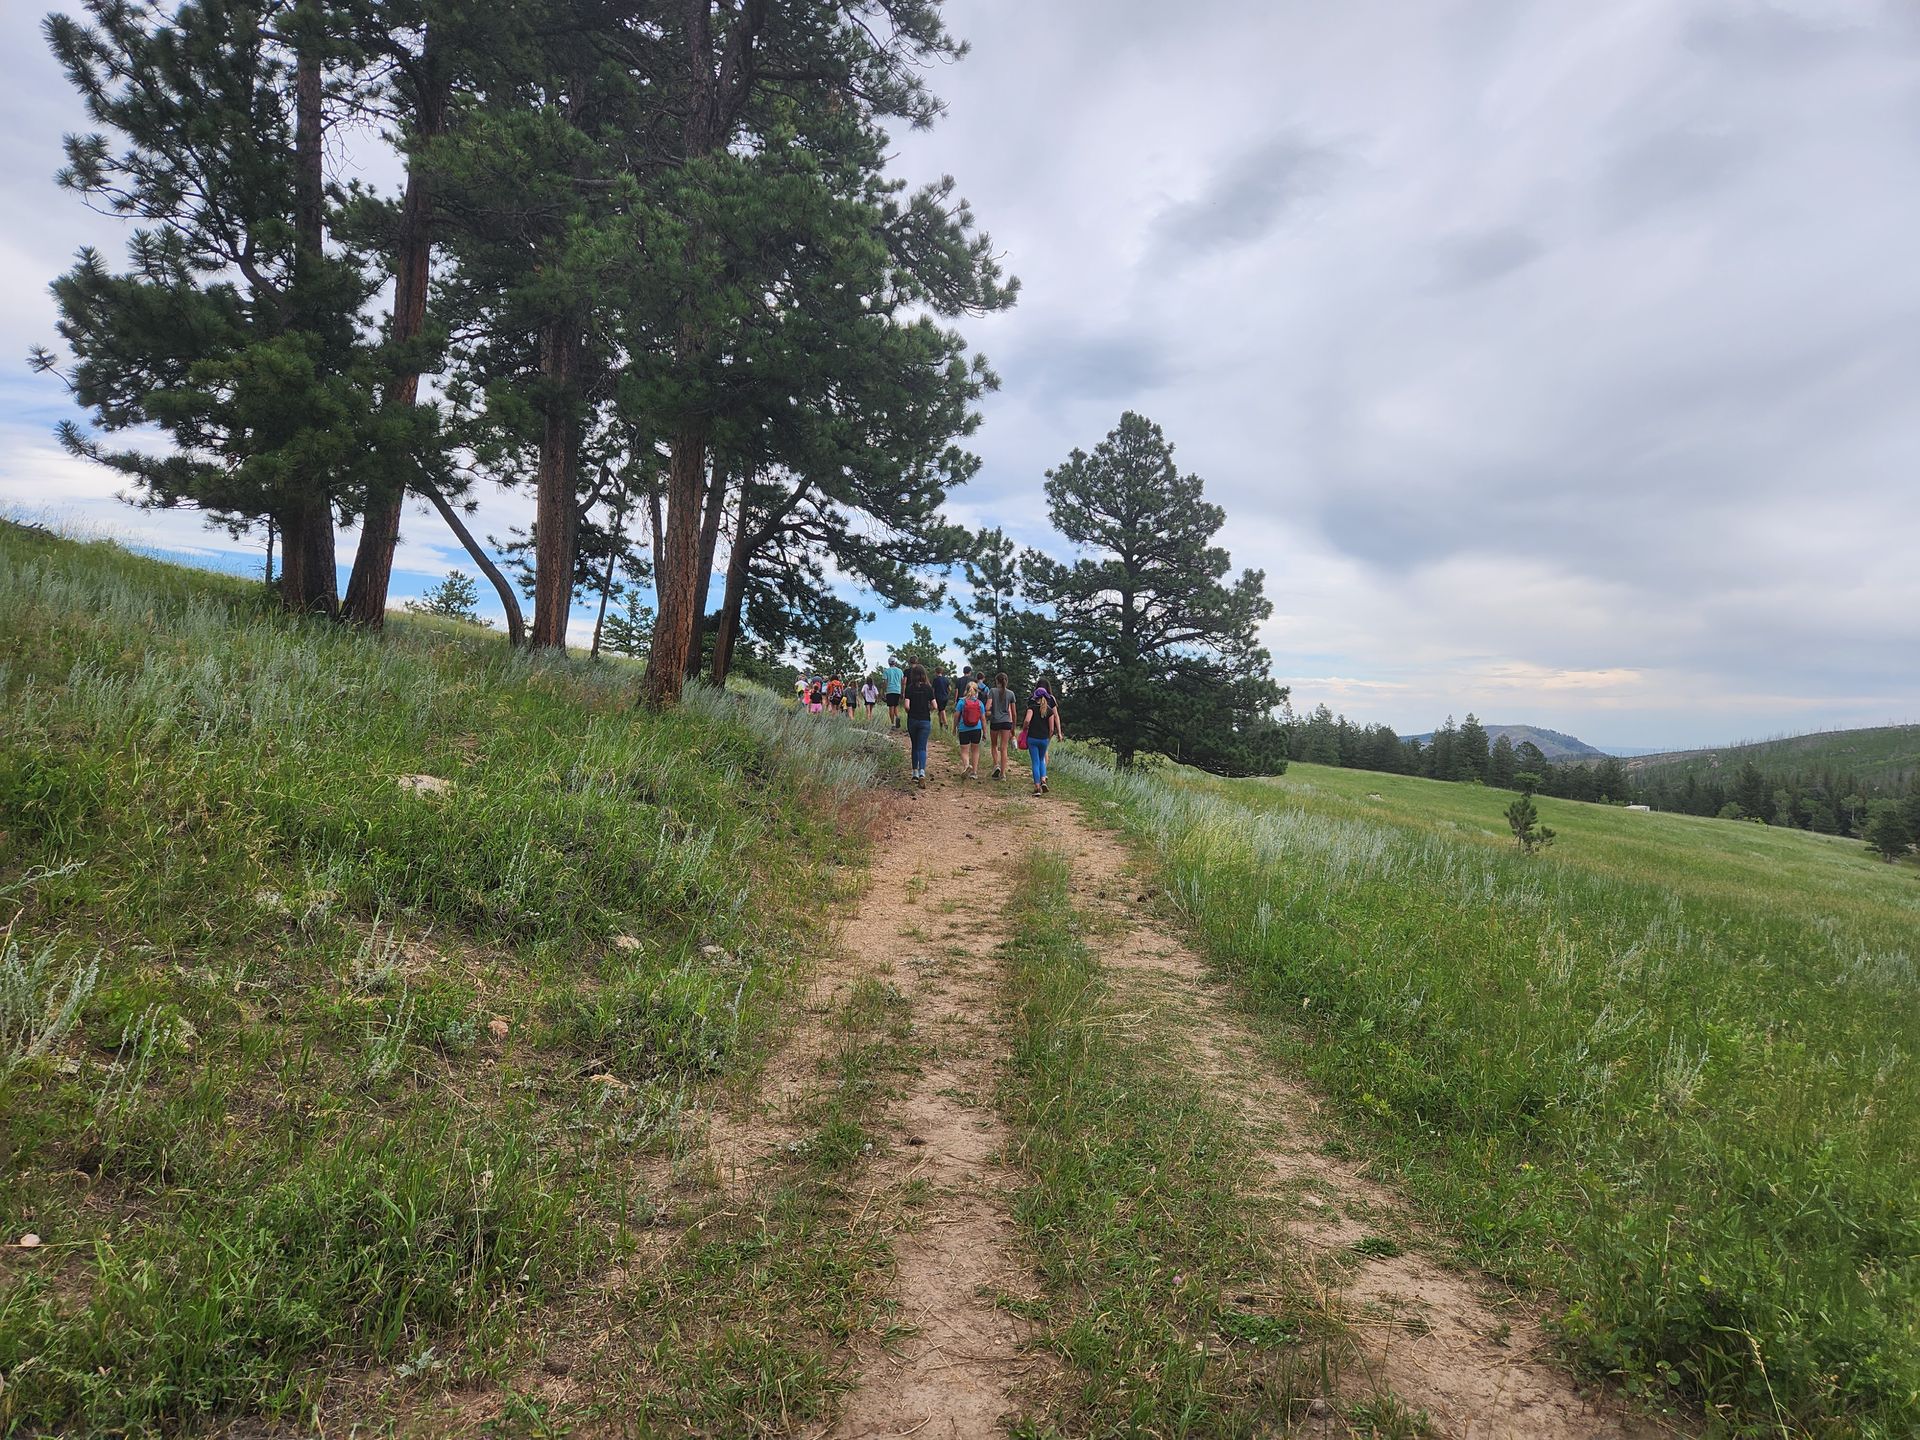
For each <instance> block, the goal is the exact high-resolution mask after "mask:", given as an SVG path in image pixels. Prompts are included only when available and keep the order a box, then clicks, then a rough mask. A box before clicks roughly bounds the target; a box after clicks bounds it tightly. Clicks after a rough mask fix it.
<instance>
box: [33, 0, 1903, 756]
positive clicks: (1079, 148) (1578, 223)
mask: <svg viewBox="0 0 1920 1440" xmlns="http://www.w3.org/2000/svg"><path fill="white" fill-rule="evenodd" d="M5 8H6V18H5V21H4V25H5V27H6V28H5V31H4V33H0V41H4V42H5V43H6V50H5V52H4V54H5V58H4V60H0V66H4V70H5V77H6V80H7V84H6V86H5V88H4V90H3V91H0V204H3V205H4V210H3V211H0V272H3V273H4V275H5V277H6V289H5V293H4V299H0V345H3V346H4V355H0V360H4V362H5V364H6V367H7V368H6V370H5V372H4V376H3V377H0V503H4V504H9V505H12V506H13V507H15V508H21V507H25V508H33V509H42V510H50V511H53V512H56V513H57V514H59V515H60V516H62V517H64V518H66V519H67V520H68V521H69V523H82V524H91V525H94V526H97V527H102V528H114V529H118V530H120V531H122V532H123V533H127V534H130V535H135V536H136V537H138V538H143V539H146V540H148V541H150V542H151V543H157V544H163V545H168V546H172V547H175V548H183V547H188V546H195V547H205V548H207V549H209V550H213V549H219V548H222V547H225V546H226V545H227V542H226V541H225V539H224V537H223V536H219V535H209V534H207V533H206V532H204V531H203V530H201V529H200V528H199V526H198V525H197V523H196V522H195V521H194V520H193V519H192V518H191V517H186V516H175V517H152V516H144V515H141V514H138V513H136V512H132V511H129V510H126V509H125V508H123V507H121V508H116V507H114V506H113V504H112V502H111V501H110V499H108V498H107V497H109V496H110V494H111V491H112V489H113V485H112V484H111V482H110V481H108V480H107V479H105V478H103V477H102V476H100V475H97V474H89V473H88V471H87V470H86V469H85V468H84V467H82V466H80V465H78V464H77V463H76V462H73V461H71V460H69V459H67V458H66V457H64V456H61V455H60V454H59V453H58V451H57V450H56V449H55V448H54V447H53V446H52V444H51V442H50V440H49V438H48V431H49V428H50V425H51V423H52V421H53V420H54V419H56V418H58V416H59V415H60V414H61V413H63V411H62V403H63V402H62V398H61V396H60V394H59V392H58V389H57V387H56V386H54V385H52V384H51V383H50V382H48V381H46V380H41V379H35V378H32V377H29V376H27V375H26V374H25V371H24V367H23V365H22V364H21V363H20V357H21V356H23V355H24V352H25V350H26V348H27V347H28V346H29V345H30V344H32V343H34V342H35V341H38V340H42V339H44V338H47V337H48V336H49V335H50V333H51V328H52V321H51V307H50V304H49V303H48V301H47V300H46V297H45V283H46V281H47V280H48V279H49V278H50V277H51V276H52V275H53V274H54V273H56V272H57V271H58V270H60V269H61V268H63V266H64V263H65V257H66V256H67V255H68V254H69V253H70V251H71V249H72V248H73V246H74V245H75V244H76V243H78V242H79V241H80V240H82V239H83V238H92V239H95V240H102V241H110V240H113V238H114V229H113V227H111V226H107V225H104V224H103V223H102V222H100V221H98V220H97V219H94V218H92V217H89V216H87V215H86V213H85V212H84V211H83V210H82V209H81V208H80V207H79V206H78V205H77V203H76V202H74V201H73V200H72V199H71V198H70V197H66V196H63V195H61V194H60V193H59V192H57V191H55V190H54V189H53V187H52V186H51V184H50V183H49V180H48V177H49V175H50V173H51V172H52V170H53V169H54V168H55V167H56V166H57V164H58V162H59V155H58V140H59V133H60V131H61V130H62V129H63V128H66V127H70V126H72V125H75V124H77V123H78V121H77V116H76V114H75V107H74V105H73V103H72V102H71V101H70V100H69V99H68V98H67V97H65V96H64V95H63V93H62V89H61V80H60V77H59V75H58V73H57V71H56V70H55V69H54V67H53V65H52V63H51V61H50V60H48V59H47V58H45V51H44V46H43V45H42V44H41V43H40V41H39V39H38V37H37V35H36V34H34V26H33V15H32V13H31V10H30V8H29V7H26V6H16V5H13V4H8V5H7V6H6V7H5ZM948 11H949V15H950V20H951V23H952V25H953V27H954V29H955V30H956V31H957V32H958V33H960V34H961V35H963V36H965V37H966V38H968V39H969V40H970V41H971V42H972V44H973V53H972V54H971V55H970V56H969V57H968V58H967V59H966V60H965V61H963V62H962V63H960V64H959V65H956V66H953V67H944V68H942V69H941V70H940V71H938V72H937V73H936V74H935V75H934V76H933V83H934V85H935V87H936V89H937V90H938V91H939V92H940V93H941V94H942V95H943V96H945V97H946V98H947V100H948V102H949V107H950V113H949V114H948V116H947V118H946V120H945V121H944V122H943V123H942V124H941V125H940V126H939V127H937V128H936V129H935V130H933V131H932V132H930V133H925V134H915V135H911V136H906V137H903V138H902V140H901V142H900V145H899V148H898V154H897V168H898V170H899V173H901V174H902V175H904V176H907V177H908V178H912V179H926V178H932V177H935V176H937V175H939V174H941V173H951V174H953V175H954V176H956V177H957V179H958V180H959V183H960V189H961V191H962V192H963V193H964V194H965V195H967V196H968V198H969V199H971V200H972V202H973V204H974V206H975V209H976V210H977V212H978V214H979V217H980V219H981V221H982V223H983V224H984V225H985V227H986V228H987V229H989V230H990V231H991V232H992V234H993V236H994V239H995V240H996V242H997V243H998V245H999V247H1000V248H1001V249H1002V250H1003V251H1004V252H1005V254H1006V260H1007V264H1008V267H1009V268H1010V269H1011V270H1012V271H1013V272H1014V273H1016V274H1018V275H1019V276H1020V277H1021V279H1022V281H1023V282H1024V286H1025V289H1024V291H1023V297H1022V301H1021V303H1020V305H1019V306H1018V307H1017V308H1016V309H1015V310H1014V311H1012V312H1011V313H1009V314H1006V315H1003V316H995V317H992V318H990V319H987V320H983V321H976V322H970V323H969V324H968V325H967V327H966V328H967V333H968V334H969V336H970V337H971V338H973V339H974V340H975V342H976V343H977V344H978V346H979V347H980V349H982V350H983V351H984V352H985V353H986V355H987V356H988V357H989V359H990V360H991V361H992V363H993V364H994V366H995V368H996V369H997V370H998V371H999V372H1000V374H1001V376H1002V377H1003V380H1004V382H1005V383H1004V388H1003V389H1002V390H1001V391H1000V393H999V394H997V395H996V396H994V397H993V398H992V399H991V400H990V401H989V402H988V404H987V406H986V423H985V425H984V426H983V427H982V429H981V431H980V433H979V435H978V436H977V437H976V448H977V449H978V450H979V452H980V453H981V455H982V456H983V457H984V460H985V464H984V466H983V469H982V472H981V475H980V477H979V478H978V479H977V480H976V481H975V482H974V483H973V484H971V485H969V486H968V487H966V489H965V490H964V491H963V492H961V493H959V494H957V495H956V497H955V501H954V506H953V508H954V510H955V512H956V513H957V514H959V515H961V516H962V517H964V518H965V519H966V520H967V521H968V522H969V523H976V524H977V523H993V524H1000V525H1003V526H1005V527H1006V528H1007V529H1008V530H1010V531H1011V532H1012V533H1014V534H1015V535H1017V536H1019V537H1020V538H1022V539H1023V540H1027V541H1031V542H1041V541H1044V540H1045V539H1046V538H1047V526H1046V517H1045V513H1044V497H1043V495H1042V492H1041V488H1040V487H1041V478H1042V474H1043V472H1044V471H1045V470H1046V469H1047V468H1048V467H1049V466H1051V465H1054V464H1057V463H1058V462H1059V461H1060V460H1061V459H1062V458H1064V457H1065V455H1066V454H1067V452H1068V451H1069V450H1071V449H1072V448H1073V447H1074V446H1075V445H1081V446H1091V445H1092V444H1093V443H1094V442H1096V441H1097V440H1098V439H1099V438H1100V437H1101V436H1102V435H1104V434H1105V433H1106V431H1107V430H1108V429H1110V428H1111V427H1112V426H1113V424H1114V423H1115V421H1116V420H1117V419H1118V417H1119V415H1120V413H1121V412H1122V411H1123V410H1125V409H1129V408H1131V409H1136V410H1140V411H1142V412H1143V413H1145V414H1147V415H1149V416H1151V417H1152V418H1153V419H1154V420H1156V421H1158V422H1159V423H1160V424H1161V425H1162V426H1163V427H1164V429H1165V430H1166V432H1167V434H1168V436H1169V438H1170V439H1171V440H1172V441H1173V442H1174V444H1175V445H1176V447H1177V450H1178V458H1179V460H1180V462H1181V463H1182V465H1183V467H1184V468H1189V469H1192V470H1196V471H1198V472H1199V474H1200V475H1201V476H1202V477H1204V479H1205V480H1206V482H1207V487H1208V490H1209V493H1210V495H1211V496H1212V498H1214V499H1215V500H1216V501H1218V502H1219V503H1220V504H1222V505H1224V506H1225V507H1226V510H1227V513H1228V517H1229V524H1228V529H1227V532H1226V535H1225V540H1226V543H1227V544H1228V545H1229V547H1230V548H1231V549H1232V552H1233V555H1234V559H1235V561H1236V563H1237V564H1244V565H1252V566H1258V567H1261V568H1263V569H1264V570H1265V571H1266V574H1267V590H1268V594H1269V595H1270V596H1271V597H1272V599H1273V601H1274V617H1273V620H1272V622H1271V624H1270V625H1269V626H1268V627H1267V632H1266V634H1267V639H1268V643H1269V645H1270V646H1271V648H1272V650H1273V653H1274V658H1275V669H1276V672H1277V674H1278V675H1279V676H1280V678H1281V679H1282V680H1283V681H1285V682H1287V683H1290V684H1291V685H1292V686H1293V690H1294V700H1295V704H1296V705H1297V706H1300V707H1302V708H1305V707H1309V706H1311V705H1313V704H1314V703H1316V702H1319V701H1322V700H1324V701H1326V702H1327V703H1329V704H1331V705H1332V706H1333V707H1334V708H1335V709H1338V710H1344V711H1345V712H1346V713H1347V714H1348V715H1350V716H1352V717H1354V718H1355V719H1358V720H1385V721H1387V722H1389V723H1391V724H1393V725H1394V726H1395V727H1396V728H1398V729H1400V730H1401V731H1402V732H1403V733H1409V732H1413V731H1418V730H1424V729H1428V728H1430V727H1431V726H1432V725H1433V724H1434V723H1436V722H1437V721H1438V720H1440V719H1441V718H1442V717H1444V716H1445V715H1446V714H1448V713H1449V712H1451V713H1453V714H1455V715H1464V714H1465V713H1466V712H1468V711H1469V710H1472V711H1475V712H1477V713H1478V714H1479V715H1480V716H1481V717H1482V718H1483V719H1486V720H1490V721H1496V722H1530V723H1534V724H1541V725H1548V726H1551V727H1553V728H1556V729H1560V730H1566V731H1570V732H1572V733H1574V734H1577V735H1579V736H1581V737H1582V738H1584V739H1587V740H1589V741H1592V742H1594V743H1597V744H1601V745H1617V746H1659V745H1668V744H1671V745H1682V744H1694V743H1711V742H1716V741H1725V740H1730V739H1735V738H1740V737H1747V736H1755V735H1761V734H1767V733H1775V732H1779V731H1784V730H1805V729H1813V728H1823V727H1827V726H1838V725H1867V724H1882V723H1887V722H1889V721H1911V720H1920V261H1917V260H1916V259H1915V256H1916V254H1920V6H1913V5H1910V4H1905V3H1901V0H1886V3H1878V0H1872V3H1870V0H1853V3H1849V0H1829V3H1818V4H1816V3H1810V0H1806V3H1798V4H1786V3H1781V4H1757V3H1755V4H1748V3H1731V0H1729V3H1689V0H1610V3H1608V4H1605V5H1575V4H1571V3H1523V0H1421V3H1406V0H1395V3H1374V0H1346V3H1343V4H1340V5H1326V4H1323V3H1319V0H1301V3H1271V0H1263V3H1251V0H1188V3H1186V4H1183V5H1167V4H1165V3H1164V0H1152V3H1147V0H1049V3H1046V4H1035V3H1033V0H950V3H949V5H948ZM116 249H117V244H116ZM483 498H484V501H485V508H484V509H483V512H482V524H483V526H484V527H486V528H491V529H493V530H495V531H496V532H503V531H504V528H505V526H506V524H508V523H516V522H517V521H518V518H519V517H520V516H521V515H522V514H523V513H524V510H525V506H524V504H523V503H521V502H518V501H516V500H513V499H507V498H502V497H499V496H498V495H496V494H493V493H489V494H488V495H486V496H485V497H483ZM462 558H463V557H461V556H460V555H459V552H458V549H457V547H456V546H454V545H452V543H451V541H450V538H447V537H444V536H443V534H442V532H441V531H440V529H439V525H438V522H437V521H436V520H432V519H430V518H429V517H427V516H425V515H422V516H420V517H418V518H414V519H412V520H411V521H410V523H409V527H408V531H407V545H406V549H405V550H404V552H403V554H402V557H401V567H402V569H403V571H404V572H406V573H405V576H404V578H403V582H402V583H403V587H410V588H413V589H416V590H417V589H418V588H419V586H420V585H421V584H423V583H424V582H425V580H426V579H427V578H428V577H430V576H431V575H433V574H434V573H436V572H438V571H440V570H444V569H445V568H447V567H448V566H449V565H452V564H455V563H459V562H460V561H461V560H462ZM905 624H906V620H905V618H904V617H887V616H883V617H882V619H881V620H880V621H878V622H876V623H875V624H874V625H872V626H871V627H868V628H869V631H870V633H871V638H872V639H873V640H874V641H876V642H879V643H884V642H885V641H887V640H889V639H892V638H896V637H898V636H900V635H902V634H904V630H905ZM951 630H952V627H951V626H950V625H942V626H940V627H938V628H937V633H939V634H941V635H942V637H943V638H945V637H946V636H947V635H949V634H951Z"/></svg>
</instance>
